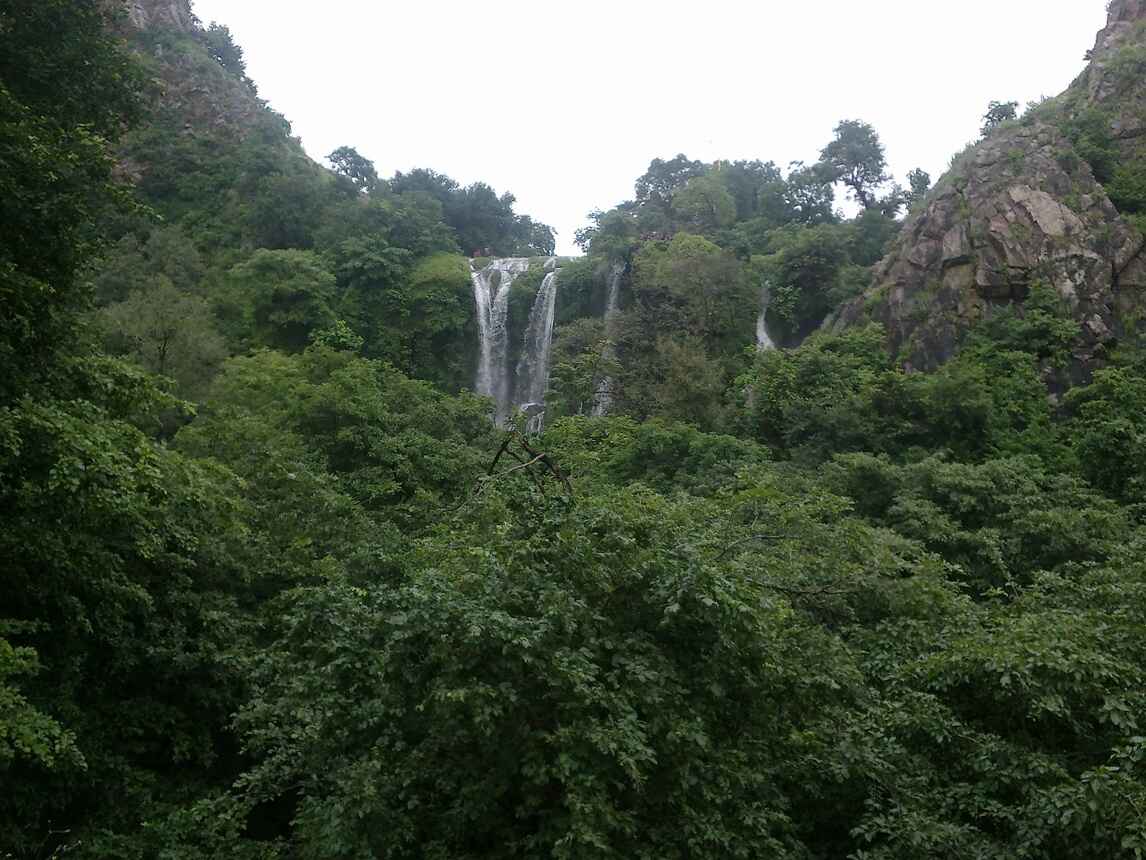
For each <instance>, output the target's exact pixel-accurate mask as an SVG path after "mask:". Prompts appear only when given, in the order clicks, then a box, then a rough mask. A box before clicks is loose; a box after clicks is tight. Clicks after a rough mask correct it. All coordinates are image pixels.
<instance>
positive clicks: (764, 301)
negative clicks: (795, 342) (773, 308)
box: [756, 281, 776, 352]
mask: <svg viewBox="0 0 1146 860" xmlns="http://www.w3.org/2000/svg"><path fill="white" fill-rule="evenodd" d="M771 303H772V284H771V283H769V282H768V281H765V282H764V287H763V289H762V290H761V294H760V316H758V317H756V349H757V350H759V351H760V352H763V351H764V350H766V349H775V348H776V344H774V343H773V342H772V337H771V335H769V334H768V306H769V305H770V304H771Z"/></svg>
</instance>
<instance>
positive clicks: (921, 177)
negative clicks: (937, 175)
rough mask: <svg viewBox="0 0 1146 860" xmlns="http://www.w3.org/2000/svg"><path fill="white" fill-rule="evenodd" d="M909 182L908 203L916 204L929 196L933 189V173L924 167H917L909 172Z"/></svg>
mask: <svg viewBox="0 0 1146 860" xmlns="http://www.w3.org/2000/svg"><path fill="white" fill-rule="evenodd" d="M907 184H908V186H909V187H910V189H911V190H910V191H908V193H907V205H908V206H914V205H915V204H916V203H919V202H921V201H922V200H923V198H924V197H926V196H927V192H928V191H930V190H931V174H930V173H928V172H927V171H926V170H924V169H923V168H920V167H917V168H915V169H914V170H912V171H911V172H910V173H908V174H907Z"/></svg>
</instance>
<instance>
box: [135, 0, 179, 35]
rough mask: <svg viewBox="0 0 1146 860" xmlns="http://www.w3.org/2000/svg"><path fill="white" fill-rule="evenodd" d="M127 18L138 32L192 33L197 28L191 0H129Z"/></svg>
mask: <svg viewBox="0 0 1146 860" xmlns="http://www.w3.org/2000/svg"><path fill="white" fill-rule="evenodd" d="M127 16H128V19H129V20H130V21H131V24H132V26H133V27H135V28H136V29H137V30H147V29H154V28H159V27H163V28H167V29H172V30H183V31H190V30H191V29H192V28H193V27H194V26H195V16H194V15H193V14H192V13H191V2H190V0H127Z"/></svg>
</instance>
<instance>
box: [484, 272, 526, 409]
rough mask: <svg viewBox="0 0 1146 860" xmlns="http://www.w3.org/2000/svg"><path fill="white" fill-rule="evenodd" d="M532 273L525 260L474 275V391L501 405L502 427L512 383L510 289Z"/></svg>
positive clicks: (498, 407) (499, 406) (498, 405)
mask: <svg viewBox="0 0 1146 860" xmlns="http://www.w3.org/2000/svg"><path fill="white" fill-rule="evenodd" d="M528 270H529V260H528V258H525V257H509V258H506V259H503V260H491V261H490V263H489V265H488V266H486V267H485V268H484V269H482V270H481V271H480V272H473V273H472V275H471V278H472V280H473V286H474V304H475V305H476V308H477V321H478V368H477V380H476V381H475V383H474V388H475V390H476V391H477V393H478V394H481V395H484V396H486V397H492V398H493V400H494V403H496V404H497V413H496V415H495V416H494V417H495V419H496V420H497V421H498V423H501V422H502V421H504V420H505V418H506V416H507V415H508V412H509V395H510V379H509V368H508V367H507V366H506V361H507V357H508V354H509V331H508V329H507V327H506V323H507V317H508V315H509V288H510V287H511V286H513V282H514V281H515V280H516V279H517V276H518V275H520V274H522V273H523V272H526V271H528Z"/></svg>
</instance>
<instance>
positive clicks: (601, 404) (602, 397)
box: [591, 263, 625, 417]
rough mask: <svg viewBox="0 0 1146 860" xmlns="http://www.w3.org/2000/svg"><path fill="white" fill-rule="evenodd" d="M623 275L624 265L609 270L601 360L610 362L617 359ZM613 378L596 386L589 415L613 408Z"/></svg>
mask: <svg viewBox="0 0 1146 860" xmlns="http://www.w3.org/2000/svg"><path fill="white" fill-rule="evenodd" d="M624 275H625V264H624V263H616V264H615V265H614V266H613V267H612V268H611V269H610V270H609V284H608V286H609V291H608V294H607V297H606V299H605V338H606V340H605V349H604V350H603V352H602V354H601V358H602V359H604V360H605V361H606V362H612V361H614V360H615V359H616V357H617V349H616V346H614V344H613V337H614V336H615V335H616V331H615V329H616V327H617V326H616V317H617V313H618V312H619V311H620V309H621V279H622V278H623V277H624ZM613 385H614V383H613V378H612V377H611V376H606V377H603V378H602V379H601V381H600V382H599V383H598V385H597V390H596V393H595V394H594V396H593V409H592V412H591V414H592V415H595V416H597V417H600V416H602V415H607V414H608V412H609V409H610V408H612V406H613Z"/></svg>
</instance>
